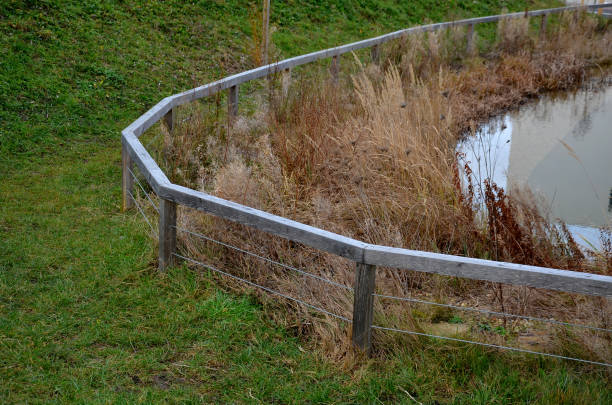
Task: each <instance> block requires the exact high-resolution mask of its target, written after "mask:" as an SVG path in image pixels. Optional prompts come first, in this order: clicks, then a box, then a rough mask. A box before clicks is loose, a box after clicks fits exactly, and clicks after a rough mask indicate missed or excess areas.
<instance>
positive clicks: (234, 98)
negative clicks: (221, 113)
mask: <svg viewBox="0 0 612 405" xmlns="http://www.w3.org/2000/svg"><path fill="white" fill-rule="evenodd" d="M227 113H228V116H229V118H230V120H233V119H234V118H236V117H237V116H238V85H235V86H232V87H230V88H229V91H228V93H227Z"/></svg>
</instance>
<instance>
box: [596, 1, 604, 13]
mask: <svg viewBox="0 0 612 405" xmlns="http://www.w3.org/2000/svg"><path fill="white" fill-rule="evenodd" d="M603 3H604V0H599V4H603ZM597 14H599V15H601V14H603V8H600V9H599V10H597Z"/></svg>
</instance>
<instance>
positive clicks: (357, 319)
mask: <svg viewBox="0 0 612 405" xmlns="http://www.w3.org/2000/svg"><path fill="white" fill-rule="evenodd" d="M375 280H376V266H372V265H369V264H363V263H356V266H355V287H354V288H355V297H354V301H353V331H352V341H353V345H354V346H356V347H358V348H359V349H361V350H363V351H364V352H366V353H369V352H370V349H371V348H372V320H373V319H374V295H373V294H374V287H375V282H376V281H375Z"/></svg>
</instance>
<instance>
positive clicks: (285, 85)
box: [281, 69, 291, 98]
mask: <svg viewBox="0 0 612 405" xmlns="http://www.w3.org/2000/svg"><path fill="white" fill-rule="evenodd" d="M281 85H282V91H283V98H287V94H289V86H291V69H284V70H283V73H282V78H281Z"/></svg>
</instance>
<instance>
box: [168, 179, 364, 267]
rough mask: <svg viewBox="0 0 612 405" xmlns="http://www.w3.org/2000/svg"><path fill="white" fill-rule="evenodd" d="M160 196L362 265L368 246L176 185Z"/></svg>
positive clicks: (172, 185)
mask: <svg viewBox="0 0 612 405" xmlns="http://www.w3.org/2000/svg"><path fill="white" fill-rule="evenodd" d="M157 194H158V195H159V196H160V197H161V198H164V199H167V200H170V201H174V202H176V203H177V204H181V205H185V206H187V207H191V208H194V209H196V210H199V211H202V212H206V213H209V214H213V215H216V216H218V217H221V218H225V219H228V220H230V221H234V222H237V223H240V224H244V225H248V226H250V227H253V228H256V229H259V230H262V231H264V232H267V233H270V234H272V235H276V236H280V237H282V238H285V239H289V240H292V241H295V242H299V243H302V244H304V245H306V246H310V247H313V248H316V249H319V250H323V251H325V252H329V253H333V254H336V255H338V256H342V257H346V258H348V259H351V260H355V261H361V260H362V258H363V248H364V246H365V245H366V244H365V243H363V242H360V241H358V240H354V239H351V238H347V237H345V236H342V235H338V234H335V233H332V232H328V231H325V230H322V229H318V228H315V227H313V226H310V225H305V224H301V223H299V222H296V221H292V220H290V219H287V218H283V217H279V216H277V215H273V214H269V213H267V212H264V211H260V210H257V209H255V208H250V207H247V206H244V205H241V204H237V203H235V202H232V201H227V200H224V199H222V198H219V197H215V196H212V195H209V194H206V193H203V192H201V191H195V190H191V189H189V188H187V187H183V186H179V185H176V184H166V185H163V186H162V187H161V188H160V191H159V192H158V193H157Z"/></svg>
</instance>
